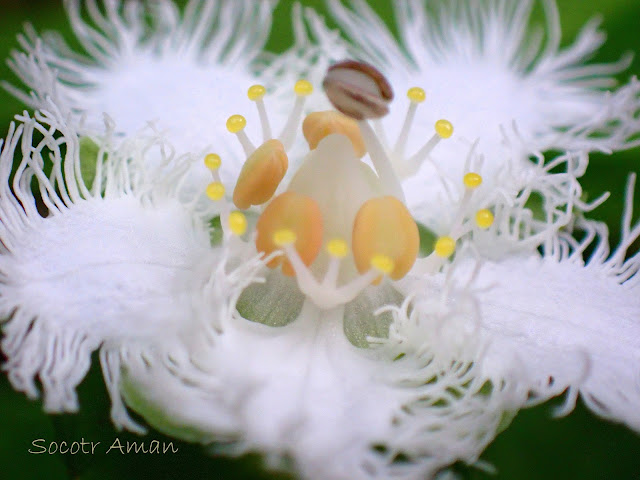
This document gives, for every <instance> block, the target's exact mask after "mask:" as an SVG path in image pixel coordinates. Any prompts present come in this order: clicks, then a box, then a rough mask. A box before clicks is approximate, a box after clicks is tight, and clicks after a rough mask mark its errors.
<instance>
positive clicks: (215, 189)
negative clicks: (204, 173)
mask: <svg viewBox="0 0 640 480" xmlns="http://www.w3.org/2000/svg"><path fill="white" fill-rule="evenodd" d="M206 192H207V197H209V198H210V199H211V200H213V201H214V202H217V201H218V200H221V199H222V198H223V197H224V194H225V188H224V185H223V184H222V182H212V183H210V184H209V185H207V190H206Z"/></svg>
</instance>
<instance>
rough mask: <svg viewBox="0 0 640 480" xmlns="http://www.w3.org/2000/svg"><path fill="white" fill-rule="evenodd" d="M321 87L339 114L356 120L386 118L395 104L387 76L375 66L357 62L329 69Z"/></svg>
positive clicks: (346, 61) (345, 61)
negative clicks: (389, 105)
mask: <svg viewBox="0 0 640 480" xmlns="http://www.w3.org/2000/svg"><path fill="white" fill-rule="evenodd" d="M322 86H323V88H324V91H325V93H326V94H327V97H329V100H330V101H331V103H332V104H333V106H334V107H335V108H336V110H338V111H340V112H342V113H344V114H345V115H348V116H350V117H352V118H355V119H356V120H363V119H366V118H378V117H383V116H385V115H386V114H387V113H389V107H388V103H389V102H390V101H391V100H393V90H392V89H391V85H389V82H388V81H387V79H386V78H385V77H384V75H382V73H380V71H378V69H376V68H375V67H373V66H372V65H369V64H368V63H363V62H357V61H355V60H344V61H342V62H338V63H336V64H334V65H332V66H331V67H329V70H328V71H327V75H326V76H325V77H324V81H323V82H322Z"/></svg>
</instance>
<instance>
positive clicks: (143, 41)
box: [4, 0, 284, 180]
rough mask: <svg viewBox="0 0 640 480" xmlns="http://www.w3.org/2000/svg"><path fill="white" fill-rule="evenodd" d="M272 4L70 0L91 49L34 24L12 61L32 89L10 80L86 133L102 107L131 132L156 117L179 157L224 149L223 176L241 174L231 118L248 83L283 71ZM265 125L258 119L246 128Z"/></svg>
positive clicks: (79, 32) (33, 101) (97, 123)
mask: <svg viewBox="0 0 640 480" xmlns="http://www.w3.org/2000/svg"><path fill="white" fill-rule="evenodd" d="M273 3H274V2H273V1H272V0H259V1H254V0H238V1H233V2H227V1H221V0H191V1H189V2H188V3H187V5H186V7H185V8H184V11H181V9H180V8H178V6H177V5H175V4H174V3H173V2H172V1H171V0H160V1H156V2H150V3H144V2H121V1H105V2H99V1H98V0H89V1H86V2H81V1H80V0H66V1H65V6H66V9H67V12H68V15H69V18H70V22H71V26H72V28H73V30H74V32H75V34H76V37H77V39H78V41H79V42H80V45H81V46H82V48H83V50H84V52H83V53H82V54H80V53H77V52H74V51H73V50H72V49H71V48H70V47H69V46H68V45H67V44H66V43H65V42H64V40H62V38H61V37H60V36H59V35H56V34H54V33H51V32H49V33H47V34H45V35H44V36H43V37H42V38H40V37H38V35H37V34H36V32H35V31H34V30H33V29H32V28H29V27H28V28H27V29H26V31H25V33H24V34H23V35H21V36H20V37H19V42H20V45H21V47H22V49H23V50H24V51H23V52H19V51H15V52H13V54H12V59H11V60H10V65H11V67H12V69H13V70H14V72H15V73H16V74H17V76H18V77H19V78H20V80H21V81H22V82H23V83H24V84H25V85H26V86H27V88H28V89H30V90H31V93H30V95H27V94H25V93H24V92H22V91H21V90H20V89H19V88H17V87H14V86H12V85H10V84H7V83H5V84H4V86H5V88H7V89H8V90H9V91H10V92H11V93H13V94H14V95H16V96H17V97H18V98H21V99H22V100H23V101H24V102H25V103H27V104H28V105H30V106H33V107H34V108H42V107H43V106H44V105H45V104H46V102H47V99H48V98H49V97H50V98H52V99H53V101H54V102H55V103H56V104H57V105H58V106H59V108H61V109H62V111H64V112H65V113H70V114H71V115H72V117H71V118H72V121H73V123H74V124H75V125H76V126H78V127H79V128H80V131H81V132H82V133H95V132H97V131H100V129H101V127H102V125H101V123H102V116H103V113H107V114H108V115H109V116H111V117H112V118H113V119H114V120H115V122H116V124H117V127H118V131H119V132H123V133H125V134H129V135H131V134H133V133H135V132H137V131H138V130H140V129H142V128H144V127H145V126H146V125H147V123H148V122H153V123H154V124H155V125H156V127H157V128H159V129H160V130H161V131H163V133H164V134H165V135H166V136H167V138H168V139H169V140H170V141H171V143H172V144H173V145H174V146H175V148H176V149H177V150H178V151H179V152H181V153H184V152H186V151H190V152H194V153H196V152H202V151H203V150H204V149H212V148H213V149H214V151H217V152H219V153H220V154H221V155H222V156H223V158H224V159H225V161H227V162H228V163H226V167H225V169H223V171H222V175H223V178H224V179H225V180H227V176H229V178H235V175H237V173H238V171H239V169H240V167H241V164H234V163H233V162H234V161H235V160H237V159H239V158H242V154H241V149H240V148H239V146H238V145H237V142H229V141H228V135H229V134H228V133H227V132H226V130H225V128H224V124H225V121H226V119H227V118H228V117H229V116H230V115H232V114H235V113H237V109H238V108H240V106H241V105H247V106H250V102H249V100H248V99H247V97H246V91H247V88H248V87H249V86H250V85H252V84H255V83H260V77H261V75H262V74H264V75H265V78H267V79H269V78H270V79H272V80H273V79H275V78H277V77H278V76H279V75H278V74H276V73H270V72H271V70H269V67H268V65H267V64H266V62H265V61H264V60H265V59H263V58H262V57H261V51H262V47H263V46H264V43H265V41H266V39H267V37H268V34H269V29H270V26H271V11H272V9H273ZM272 86H273V85H268V87H272ZM132 99H135V101H132ZM251 110H252V111H253V110H254V109H253V108H252V109H251ZM275 111H276V112H277V111H278V110H277V109H275ZM283 115H284V114H283ZM259 124H260V122H259V120H258V115H257V114H255V115H250V116H249V122H248V127H247V129H248V131H249V132H252V131H254V130H256V131H257V127H258V126H259ZM197 167H198V170H200V174H201V176H206V175H207V172H206V170H205V169H204V167H202V166H201V165H198V166H197Z"/></svg>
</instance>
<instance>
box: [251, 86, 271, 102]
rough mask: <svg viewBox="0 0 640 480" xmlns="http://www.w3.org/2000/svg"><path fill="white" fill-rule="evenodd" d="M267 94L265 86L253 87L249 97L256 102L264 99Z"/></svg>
mask: <svg viewBox="0 0 640 480" xmlns="http://www.w3.org/2000/svg"><path fill="white" fill-rule="evenodd" d="M265 93H267V89H266V88H264V86H263V85H251V86H250V87H249V90H248V91H247V97H249V100H251V101H253V102H255V101H256V100H260V99H261V98H262V97H264V94H265Z"/></svg>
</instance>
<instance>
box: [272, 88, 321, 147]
mask: <svg viewBox="0 0 640 480" xmlns="http://www.w3.org/2000/svg"><path fill="white" fill-rule="evenodd" d="M293 91H294V92H295V94H296V96H297V98H296V103H295V104H294V105H293V110H291V114H290V115H289V118H288V119H287V123H285V125H284V128H283V129H282V133H280V136H279V137H278V138H279V139H280V141H281V142H282V144H283V145H284V148H285V150H289V148H291V145H293V141H294V140H295V138H296V130H297V127H298V124H299V123H300V118H301V117H302V109H303V108H304V103H305V101H306V99H307V97H308V96H309V95H311V94H312V93H313V85H312V84H311V82H309V81H307V80H298V81H297V82H296V84H295V86H294V87H293Z"/></svg>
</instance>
